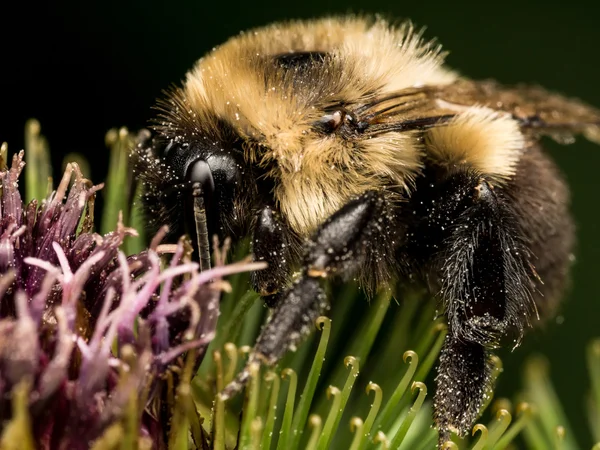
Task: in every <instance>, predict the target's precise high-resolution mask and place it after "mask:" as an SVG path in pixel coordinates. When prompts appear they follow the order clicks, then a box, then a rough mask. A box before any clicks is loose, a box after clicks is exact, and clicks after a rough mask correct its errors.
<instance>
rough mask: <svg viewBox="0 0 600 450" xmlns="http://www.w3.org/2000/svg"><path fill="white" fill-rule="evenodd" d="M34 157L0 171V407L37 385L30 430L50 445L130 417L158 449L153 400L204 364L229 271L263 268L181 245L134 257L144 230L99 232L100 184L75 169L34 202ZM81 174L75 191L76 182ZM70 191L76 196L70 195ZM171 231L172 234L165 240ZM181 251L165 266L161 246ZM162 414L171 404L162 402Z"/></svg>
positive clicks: (85, 437)
mask: <svg viewBox="0 0 600 450" xmlns="http://www.w3.org/2000/svg"><path fill="white" fill-rule="evenodd" d="M23 167H24V161H23V152H21V153H19V154H18V155H15V156H14V158H13V160H12V165H11V167H10V168H9V169H7V170H4V171H2V172H0V180H1V182H2V194H1V201H0V414H2V415H3V417H2V419H4V420H5V419H8V418H10V408H9V406H8V404H9V402H10V401H11V392H13V390H15V389H16V388H17V387H18V386H26V389H27V392H28V397H27V405H28V412H29V415H30V419H31V424H32V429H31V430H30V431H31V433H32V435H33V437H34V439H35V441H36V442H38V443H39V445H40V447H41V448H65V449H66V448H68V449H79V448H88V447H89V445H90V443H92V442H94V441H95V440H97V439H99V438H100V437H102V436H103V434H104V433H105V432H106V431H107V430H108V429H109V428H110V427H111V426H113V425H115V424H118V423H120V421H122V420H123V418H124V417H125V416H126V415H127V414H128V412H130V409H129V408H131V405H132V404H133V406H134V410H136V411H142V413H140V414H138V415H139V416H140V418H141V420H140V421H139V423H140V429H139V430H138V433H140V436H142V438H143V437H144V436H147V437H149V438H150V442H152V443H153V445H154V446H156V447H160V446H161V445H160V443H161V442H162V441H163V440H164V436H166V430H165V429H164V426H163V424H162V423H161V422H160V420H159V418H158V415H157V414H152V411H156V410H157V408H150V407H149V405H151V404H154V405H155V404H156V402H159V403H160V400H161V395H162V380H163V378H164V377H165V374H166V373H167V372H168V371H169V370H171V369H172V367H173V365H175V366H179V367H181V366H182V365H183V363H182V358H180V357H181V356H182V355H184V354H188V355H191V360H193V361H194V363H195V364H196V365H197V364H198V363H199V362H200V360H201V358H202V356H203V354H204V351H205V349H206V346H207V345H208V343H209V342H210V341H211V340H212V339H213V337H214V333H215V327H216V322H217V317H218V313H219V299H220V293H221V288H222V286H223V283H222V281H221V280H222V277H223V276H225V275H227V274H231V273H236V272H239V271H245V270H251V269H256V268H258V267H259V266H258V265H256V264H247V263H239V264H234V265H229V266H226V265H224V260H223V257H222V256H221V255H224V252H223V253H220V252H219V253H218V254H217V258H216V263H217V264H216V267H215V268H214V269H212V270H210V271H206V272H202V273H200V272H199V270H198V265H197V264H196V263H194V262H191V261H190V259H189V255H188V254H186V250H185V243H184V241H183V240H181V241H180V242H179V243H178V244H177V245H175V246H160V245H159V243H160V240H161V235H159V236H157V238H155V239H154V241H153V243H152V245H151V246H150V248H149V249H147V250H146V251H143V252H141V253H139V254H135V255H132V256H129V257H126V256H125V254H124V253H122V252H120V251H119V246H120V245H121V244H122V243H123V240H124V238H125V237H126V236H131V235H134V234H135V231H134V230H133V229H130V228H126V227H124V226H123V225H121V224H119V225H118V227H117V230H116V231H114V232H112V233H109V234H107V235H105V236H100V235H98V234H95V233H93V232H92V226H93V220H92V214H93V203H94V197H95V193H96V191H97V190H98V189H100V187H101V186H93V185H92V184H91V183H90V182H89V181H87V180H86V179H84V178H83V176H82V174H81V172H80V170H79V168H78V167H77V165H75V164H69V165H68V166H67V169H66V171H65V175H64V176H63V178H62V180H61V182H60V184H59V187H58V189H57V190H56V191H55V192H54V193H53V194H52V195H51V196H49V198H47V199H46V200H44V201H42V202H41V204H38V203H37V202H36V201H32V202H31V203H29V204H28V205H23V202H22V200H21V196H20V194H19V190H18V178H19V175H20V173H21V171H22V169H23ZM73 176H74V180H73V183H72V185H71V187H70V189H69V183H70V181H71V178H73ZM67 192H68V193H67ZM164 234H165V231H164V230H163V232H162V235H164ZM169 252H172V253H173V255H172V258H171V261H170V263H169V265H168V267H166V268H162V267H161V258H160V255H161V254H162V253H169ZM158 409H160V408H158Z"/></svg>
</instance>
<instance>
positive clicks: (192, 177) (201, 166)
mask: <svg viewBox="0 0 600 450" xmlns="http://www.w3.org/2000/svg"><path fill="white" fill-rule="evenodd" d="M185 181H186V182H188V183H190V184H192V185H197V186H199V187H201V188H202V193H203V195H204V198H205V199H210V198H211V197H212V196H213V194H214V192H215V180H214V179H213V175H212V171H211V169H210V166H209V165H208V163H207V162H206V161H204V160H202V159H197V160H195V161H193V162H192V163H190V165H189V166H188V167H187V170H186V172H185Z"/></svg>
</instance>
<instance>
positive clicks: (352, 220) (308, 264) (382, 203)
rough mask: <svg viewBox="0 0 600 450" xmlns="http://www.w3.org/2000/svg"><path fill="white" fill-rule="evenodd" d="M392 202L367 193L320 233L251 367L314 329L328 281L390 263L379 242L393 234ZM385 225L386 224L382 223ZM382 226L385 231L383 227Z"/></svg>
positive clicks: (236, 384)
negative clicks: (372, 265) (373, 265)
mask: <svg viewBox="0 0 600 450" xmlns="http://www.w3.org/2000/svg"><path fill="white" fill-rule="evenodd" d="M390 218H391V212H390V208H389V204H388V202H386V200H385V199H384V197H383V195H382V194H381V193H378V192H367V193H365V194H363V195H361V196H360V197H358V198H356V199H355V200H352V201H350V202H348V203H347V204H346V205H345V206H344V207H342V208H341V209H340V210H339V211H337V212H336V213H335V214H333V215H332V216H331V217H330V218H329V219H328V220H327V221H325V223H323V225H321V226H320V227H319V229H318V230H317V231H316V233H315V235H314V237H313V239H312V240H311V241H310V242H309V243H308V245H307V247H306V249H305V254H304V255H305V256H304V260H303V265H302V272H301V275H300V277H299V278H298V279H297V280H296V281H295V282H294V284H293V285H292V286H291V287H290V288H289V289H288V290H287V291H286V292H285V293H284V294H283V295H282V297H281V299H280V301H279V303H278V305H277V307H276V308H275V310H274V312H273V314H272V315H271V318H270V320H269V321H268V322H267V324H266V325H265V326H264V327H263V329H262V331H261V333H260V336H259V337H258V339H257V342H256V345H255V347H254V349H253V351H252V352H251V354H250V358H249V364H251V363H253V362H258V363H266V364H269V365H272V364H275V363H277V361H279V359H280V358H281V357H282V356H283V355H284V354H285V353H286V352H287V351H288V350H289V349H293V348H295V346H296V345H297V344H298V343H299V342H300V341H301V340H302V339H303V338H304V337H305V336H306V335H307V334H308V333H309V332H310V331H311V330H312V329H313V328H314V322H315V319H316V318H317V317H318V316H319V315H321V314H322V313H323V312H325V311H326V309H327V307H328V302H327V297H326V295H325V292H324V290H323V286H322V284H323V282H324V279H326V278H329V277H332V276H340V277H342V278H347V277H351V276H353V275H354V274H356V273H357V271H358V270H359V269H360V268H361V267H364V266H365V264H367V265H368V264H379V265H381V264H382V263H383V262H384V261H387V259H388V256H387V254H388V253H389V254H393V252H392V251H391V250H392V249H389V250H390V251H389V252H387V251H386V250H385V246H384V245H378V244H377V243H382V240H381V239H380V238H381V237H382V236H383V235H384V234H385V232H386V230H390V229H393V228H394V227H393V226H391V223H392V221H391V220H389V219H390ZM382 219H387V220H382ZM382 221H383V222H385V224H386V225H382ZM248 377H249V371H248V368H246V369H245V370H244V371H242V372H241V373H240V374H239V375H238V377H237V378H236V379H235V380H234V381H233V382H232V383H231V384H230V385H229V386H227V388H226V389H225V391H224V392H223V393H222V396H224V397H225V398H227V397H230V396H231V395H232V394H234V393H236V392H238V391H240V390H241V389H242V387H243V385H244V383H245V382H246V381H247V379H248Z"/></svg>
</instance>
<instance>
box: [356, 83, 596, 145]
mask: <svg viewBox="0 0 600 450" xmlns="http://www.w3.org/2000/svg"><path fill="white" fill-rule="evenodd" d="M473 106H479V107H487V108H490V109H493V110H496V111H499V112H504V113H507V114H510V115H511V116H512V117H513V118H514V119H515V120H517V121H518V122H519V123H520V125H521V129H522V131H523V132H524V133H525V134H527V135H529V136H533V137H538V136H540V135H549V136H551V137H553V138H555V139H557V140H561V141H564V140H565V137H566V138H569V139H570V138H571V137H572V135H573V134H579V133H582V134H584V135H585V136H586V137H587V138H588V139H590V140H591V141H594V142H596V143H598V144H600V110H598V109H596V108H593V107H591V106H589V105H586V104H584V103H582V102H580V101H579V100H575V99H570V98H567V97H564V96H562V95H558V94H555V93H552V92H548V91H546V90H545V89H542V88H540V87H537V86H516V87H505V86H502V85H501V84H499V83H496V82H495V81H467V80H464V81H458V82H456V83H452V84H449V85H446V86H424V87H420V88H410V89H406V90H404V91H401V92H398V93H395V94H392V95H389V96H388V97H385V98H378V99H374V100H373V101H372V102H369V103H368V104H366V105H365V106H364V107H363V109H364V111H359V112H360V113H365V115H364V122H363V123H364V125H365V126H366V125H368V128H369V131H370V132H372V133H378V132H385V131H389V130H395V131H406V130H423V129H426V128H430V127H435V126H440V125H443V124H444V123H446V122H447V121H448V120H450V119H451V118H453V117H455V116H456V115H458V114H461V113H462V112H465V111H466V110H468V109H469V108H471V107H473ZM359 125H360V124H359Z"/></svg>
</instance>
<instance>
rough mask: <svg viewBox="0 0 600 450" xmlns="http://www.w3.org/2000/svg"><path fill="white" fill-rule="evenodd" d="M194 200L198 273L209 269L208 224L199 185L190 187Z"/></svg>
mask: <svg viewBox="0 0 600 450" xmlns="http://www.w3.org/2000/svg"><path fill="white" fill-rule="evenodd" d="M192 196H193V198H194V222H195V224H196V242H197V244H198V256H199V260H200V271H205V270H209V269H210V246H209V243H208V224H207V221H206V207H205V206H204V197H203V196H202V187H201V186H200V183H194V185H193V186H192Z"/></svg>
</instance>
